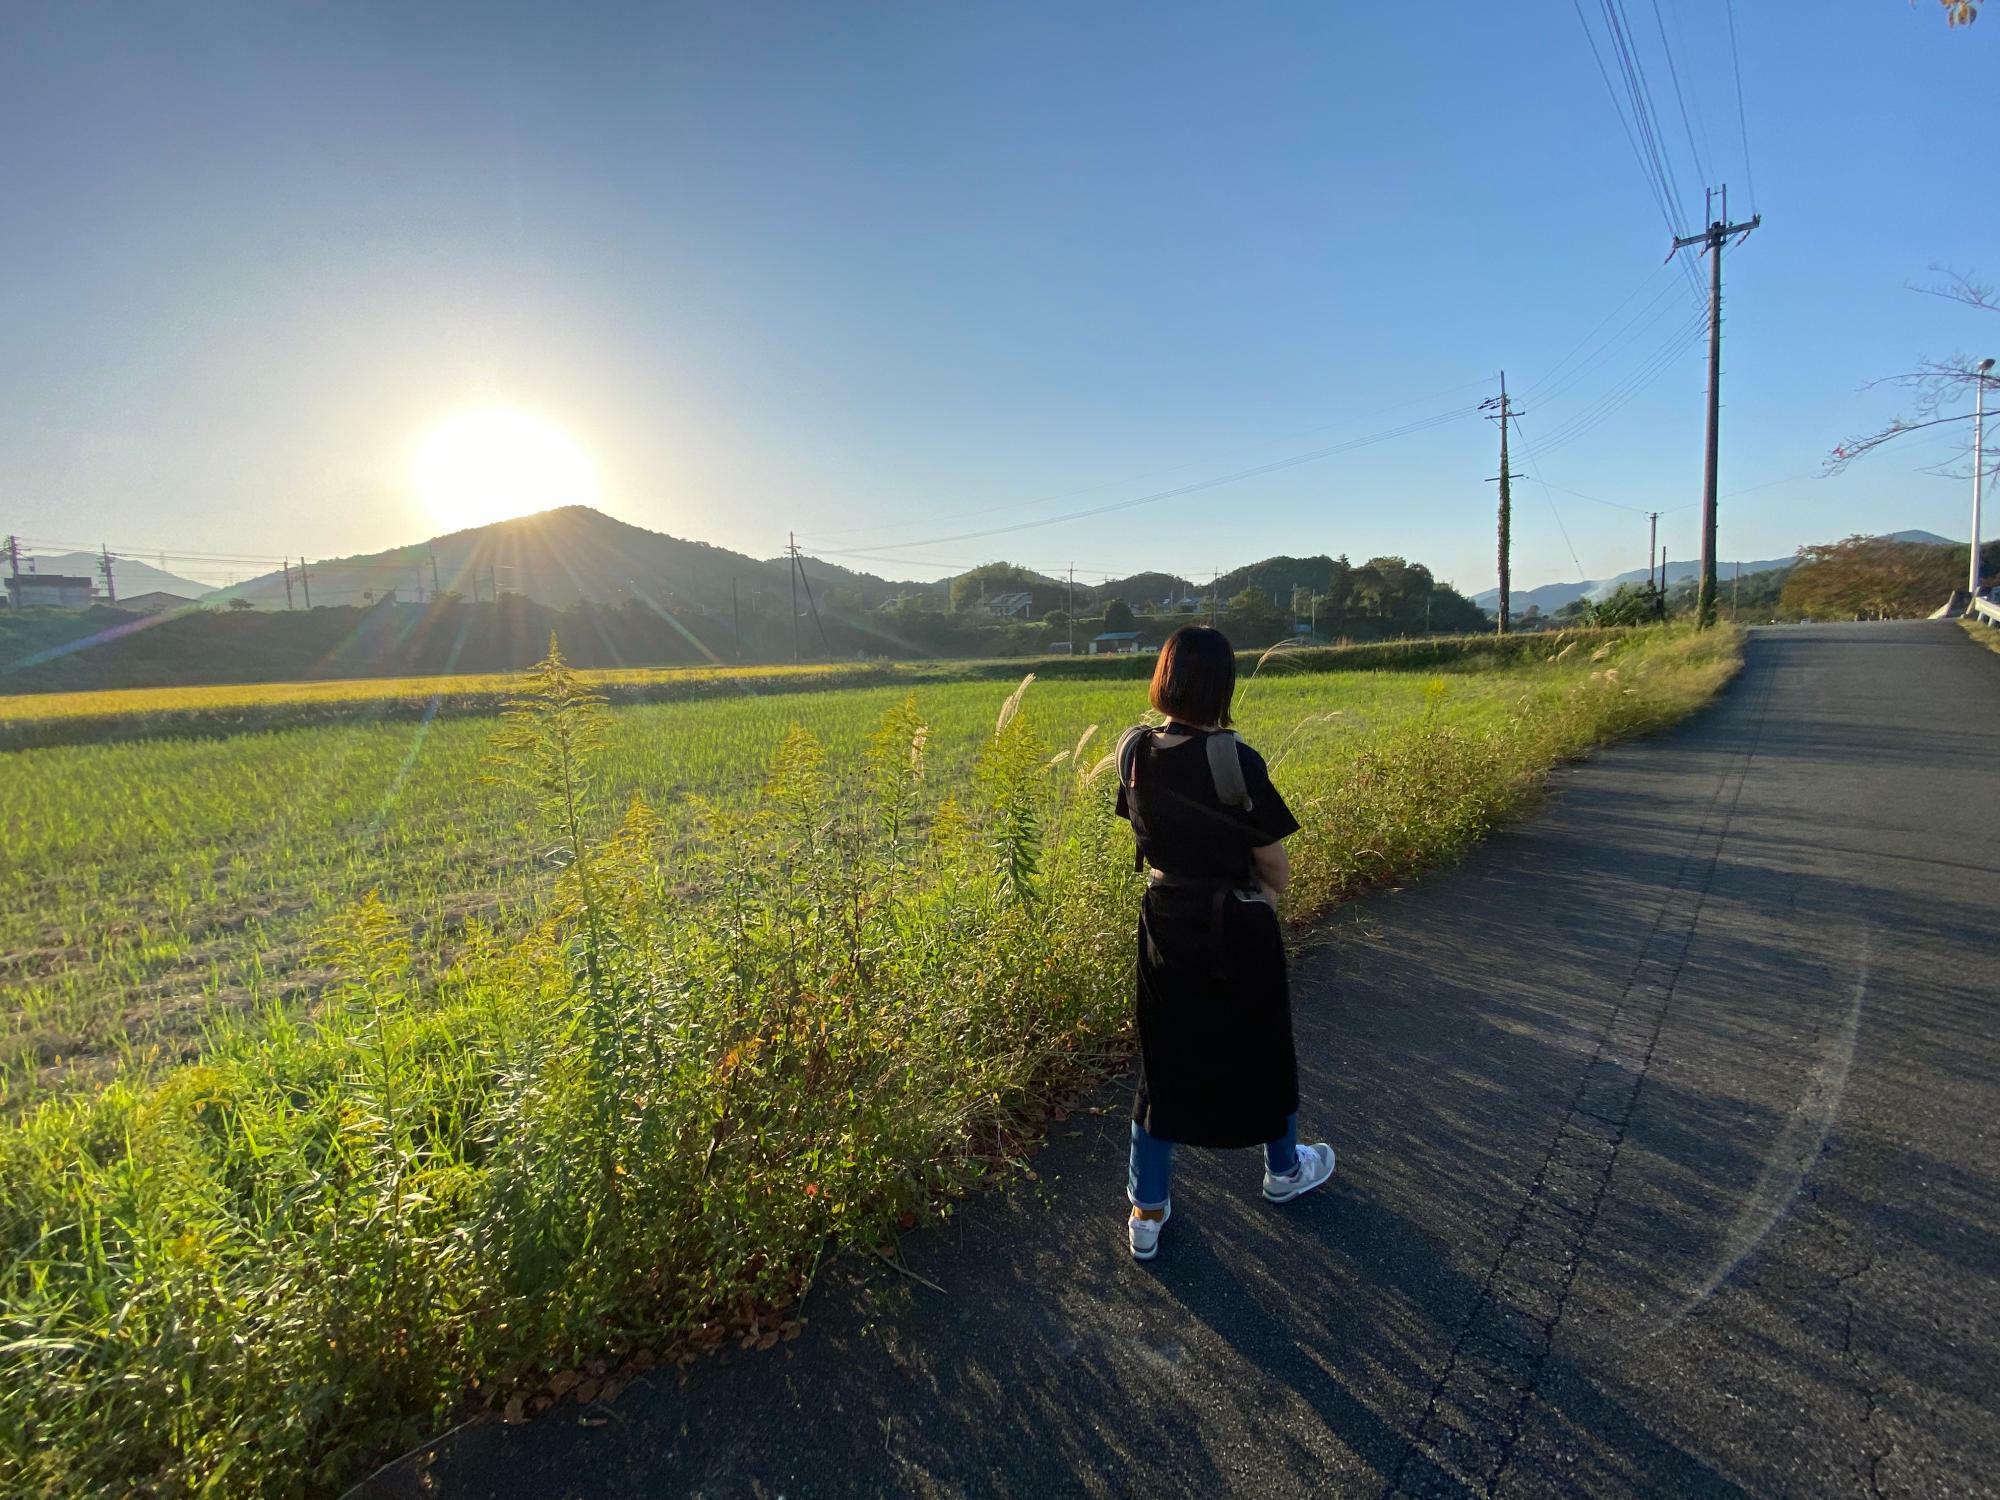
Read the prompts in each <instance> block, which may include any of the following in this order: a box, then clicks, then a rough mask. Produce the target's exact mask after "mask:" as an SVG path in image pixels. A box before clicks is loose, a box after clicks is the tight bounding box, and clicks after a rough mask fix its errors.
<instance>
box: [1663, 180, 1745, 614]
mask: <svg viewBox="0 0 2000 1500" xmlns="http://www.w3.org/2000/svg"><path fill="white" fill-rule="evenodd" d="M1710 201H1711V202H1712V201H1713V195H1711V198H1710ZM1763 222H1764V216H1763V215H1762V214H1752V215H1751V216H1750V217H1749V218H1748V219H1746V220H1745V221H1744V222H1743V223H1741V224H1731V223H1730V222H1729V187H1728V185H1727V184H1726V183H1725V184H1724V185H1723V189H1722V216H1721V217H1720V218H1717V219H1714V220H1711V221H1710V223H1709V226H1708V228H1706V229H1704V230H1703V231H1702V232H1701V233H1700V234H1686V235H1682V236H1680V237H1679V238H1678V239H1676V240H1675V241H1674V252H1675V253H1678V252H1679V251H1681V250H1684V249H1686V248H1687V247H1688V246H1689V245H1701V246H1703V247H1704V249H1705V251H1706V253H1707V255H1708V448H1707V451H1706V453H1705V455H1704V456H1703V459H1702V467H1701V582H1700V583H1699V584H1698V585H1697V586H1696V592H1695V622H1696V624H1698V625H1700V626H1702V627H1704V628H1705V627H1707V626H1710V625H1713V624H1714V623H1715V480H1716V464H1717V458H1718V456H1719V447H1720V442H1721V422H1722V247H1723V245H1724V243H1726V242H1727V241H1728V239H1729V238H1730V236H1731V235H1737V234H1742V235H1747V234H1749V233H1750V231H1751V230H1753V229H1755V228H1756V227H1757V226H1758V225H1759V224H1762V223H1763ZM1667 258H1668V259H1669V260H1671V259H1673V255H1671V254H1670V255H1669V256H1668V257H1667Z"/></svg>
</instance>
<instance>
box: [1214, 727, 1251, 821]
mask: <svg viewBox="0 0 2000 1500" xmlns="http://www.w3.org/2000/svg"><path fill="white" fill-rule="evenodd" d="M1207 739H1208V745H1207V750H1208V774H1209V775H1210V777H1212V778H1213V779H1214V781H1215V795H1216V798H1217V799H1218V800H1219V801H1220V802H1221V803H1222V805H1223V806H1224V807H1234V808H1240V809H1241V810H1242V811H1244V812H1249V811H1250V809H1251V805H1252V804H1251V799H1250V788H1249V787H1248V786H1246V785H1245V784H1244V781H1243V756H1242V745H1243V741H1241V740H1240V739H1238V738H1237V737H1236V735H1235V733H1234V732H1233V731H1231V730H1227V729H1218V730H1217V731H1216V732H1215V733H1214V734H1211V735H1209V736H1208V737H1207Z"/></svg>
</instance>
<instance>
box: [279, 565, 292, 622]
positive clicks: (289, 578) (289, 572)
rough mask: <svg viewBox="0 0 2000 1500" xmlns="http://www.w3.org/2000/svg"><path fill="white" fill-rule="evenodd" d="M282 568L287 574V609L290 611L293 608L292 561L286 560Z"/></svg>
mask: <svg viewBox="0 0 2000 1500" xmlns="http://www.w3.org/2000/svg"><path fill="white" fill-rule="evenodd" d="M281 566H282V567H283V569H284V573H285V608H286V609H288V610H289V609H290V608H291V607H292V560H291V559H290V558H289V557H288V558H286V559H285V560H284V561H283V563H282V564H281Z"/></svg>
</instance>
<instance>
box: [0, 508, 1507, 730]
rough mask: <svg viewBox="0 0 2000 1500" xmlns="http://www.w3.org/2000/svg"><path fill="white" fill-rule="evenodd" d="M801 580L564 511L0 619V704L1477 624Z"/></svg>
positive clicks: (1419, 601)
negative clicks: (143, 609)
mask: <svg viewBox="0 0 2000 1500" xmlns="http://www.w3.org/2000/svg"><path fill="white" fill-rule="evenodd" d="M803 566H804V574H805V580H806V581H807V582H808V583H809V584H810V589H809V590H801V592H800V594H799V595H798V596H796V602H795V596H794V594H793V591H792V584H793V575H792V570H791V567H790V565H789V563H788V562H787V560H786V559H784V558H779V559H776V560H775V561H774V560H770V559H758V558H752V557H747V556H745V555H744V554H742V553H740V552H731V551H729V550H728V549H726V548H722V547H712V546H709V545H708V544H706V543H703V542H692V541H685V540H683V539H681V538H679V537H672V536H667V535H664V534H662V533H660V532H655V531H648V530H646V529H645V528H643V527H638V526H631V525H628V524H626V523H625V522H622V521H618V520H615V519H613V518H612V517H610V516H606V515H603V514H601V513H599V512H597V511H594V510H589V509H586V508H584V507H580V506H579V507H570V508H568V509H564V510H556V511H547V512H544V513H542V514H540V515H537V516H529V517H524V518H522V519H521V520H518V521H508V522H502V523H498V524H496V525H493V526H485V527H479V528H476V529H474V530H471V531H464V532H457V533H454V534H452V535H450V536H443V537H438V538H435V539H433V540H432V541H428V542H422V543H418V544H415V545H413V546H410V547H405V548H400V549H394V550H392V551H389V552H381V553H374V554H370V555H367V556H364V557H353V558H345V559H338V560H330V561H316V562H314V563H312V564H311V565H310V568H309V571H308V573H307V575H306V577H305V578H304V579H303V580H301V579H300V578H299V577H298V576H297V574H296V573H295V574H294V575H293V577H292V579H291V583H292V593H291V595H290V597H289V598H288V597H287V594H286V590H285V582H286V581H285V579H284V577H283V576H282V575H277V574H273V575H271V576H269V577H266V578H262V579H256V580H252V581H251V582H249V583H246V584H241V585H238V586H236V587H234V588H231V589H226V590H223V591H221V592H219V593H217V594H213V595H210V596H208V597H207V598H206V599H204V600H203V601H202V604H201V606H200V607H193V606H191V607H190V608H188V609H186V610H182V611H176V612H173V613H171V614H164V615H152V616H140V615H134V614H130V613H125V612H121V611H118V610H115V609H110V608H105V607H98V608H94V609H90V610H84V611H73V610H71V611H61V610H39V609H38V610H28V611H23V612H22V613H21V614H20V615H18V616H10V615H9V614H8V613H7V612H5V611H0V693H7V692H57V691H68V690H84V689H97V688H118V687H161V686H194V685H198V684H204V683H221V682H276V681H294V680H314V679H319V680H324V679H329V678H340V677H394V676H408V675H416V674H431V673H452V672H493V671H511V670H515V669H518V668H521V667H525V666H527V665H528V664H529V663H531V662H533V661H535V660H536V659H537V658H538V657H540V655H541V654H542V652H543V651H544V650H545V649H546V647H547V644H548V639H549V636H550V634H551V633H554V634H556V635H557V636H559V637H560V639H561V641H562V643H563V649H564V652H565V654H566V655H567V656H569V658H570V659H571V660H572V661H573V662H575V663H576V664H577V665H579V666H594V667H619V666H674V665H682V664H685V665H699V664H711V663H712V664H724V665H726V664H730V663H734V662H744V663H757V662H782V661H790V660H793V659H794V658H803V659H807V660H827V659H834V658H842V659H848V660H852V659H855V658H861V657H871V658H878V659H880V658H894V659H902V660H918V659H924V658H948V657H1025V656H1035V655H1041V654H1045V653H1062V652H1065V651H1069V650H1072V649H1074V650H1076V651H1079V652H1082V651H1084V650H1087V649H1088V643H1089V642H1090V640H1091V638H1092V637H1093V636H1095V635H1097V634H1099V633H1101V632H1107V631H1134V632H1136V634H1137V635H1138V637H1139V638H1140V639H1141V640H1142V641H1143V642H1145V643H1147V644H1157V643H1158V642H1159V641H1160V640H1162V639H1164V638H1165V636H1166V634H1167V632H1168V631H1170V630H1172V629H1173V628H1174V626H1176V625H1178V624H1184V623H1186V622H1188V621H1189V620H1207V619H1211V618H1212V619H1214V621H1215V622H1216V623H1217V624H1219V625H1220V626H1221V627H1222V628H1223V629H1225V630H1226V631H1228V632H1229V634H1230V636H1231V638H1232V639H1233V640H1235V642H1236V643H1237V645H1238V646H1240V647H1242V648H1245V649H1253V650H1254V649H1261V648H1263V647H1265V646H1268V645H1271V644H1273V643H1275V642H1278V641H1283V640H1293V639H1298V638H1300V637H1301V636H1306V637H1310V638H1313V639H1317V640H1320V641H1339V640H1356V641H1372V640H1383V639H1388V638H1392V637H1399V636H1409V635H1422V634H1428V633H1454V632H1463V631H1474V630H1479V629H1482V628H1484V627H1485V624H1486V620H1485V617H1484V616H1483V615H1482V614H1481V613H1480V611H1479V610H1478V609H1476V608H1475V607H1474V606H1473V605H1472V603H1471V602H1470V601H1469V600H1467V599H1466V598H1465V597H1464V596H1463V595H1461V594H1459V593H1457V592H1456V591H1454V590H1453V589H1451V588H1450V587H1448V586H1446V585H1443V584H1439V583H1437V582H1436V581H1435V580H1434V579H1433V578H1432V576H1431V574H1430V572H1429V570H1428V569H1426V568H1424V567H1423V566H1422V565H1421V564H1416V563H1410V562H1407V561H1405V560H1404V559H1402V558H1400V557H1378V558H1372V559H1370V560H1369V561H1368V562H1365V563H1359V564H1355V563H1350V562H1349V561H1348V560H1347V559H1346V558H1344V557H1340V558H1334V557H1327V556H1317V557H1304V558H1296V557H1274V558H1267V559H1266V560H1264V561H1263V562H1260V563H1256V564H1253V565H1252V566H1250V567H1247V568H1238V569H1236V570H1235V571H1233V572H1231V573H1229V574H1227V575H1224V576H1222V577H1220V578H1219V579H1207V580H1202V579H1192V580H1190V579H1176V578H1173V577H1172V576H1171V575H1168V574H1165V573H1141V574H1135V575H1133V576H1132V577H1130V578H1126V579H1119V580H1114V581H1113V582H1111V583H1108V584H1100V585H1098V586H1097V587H1095V588H1087V587H1083V586H1077V587H1076V588H1074V589H1072V588H1071V587H1070V585H1069V582H1068V580H1067V579H1063V580H1057V579H1052V578H1049V577H1047V576H1046V575H1044V574H1040V573H1034V572H1030V571H1028V570H1026V569H1022V568H1019V567H1015V566H1013V565H1012V564H1009V563H1004V562H996V563H990V564H987V565H986V566H984V567H981V568H976V569H973V570H972V571H971V572H968V573H964V574H960V575H957V576H956V577H952V578H947V579H940V580H936V581H933V582H927V583H926V582H906V583H892V582H890V581H888V580H885V579H882V578H878V577H875V576H874V575H872V574H866V573H855V572H852V571H850V570H848V569H845V568H840V567H835V566H832V565H830V564H827V563H823V562H820V561H818V560H816V559H812V558H807V559H804V560H803ZM308 590H309V591H310V593H309V594H308ZM308 598H309V599H310V607H307V606H308Z"/></svg>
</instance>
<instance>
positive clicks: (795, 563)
mask: <svg viewBox="0 0 2000 1500" xmlns="http://www.w3.org/2000/svg"><path fill="white" fill-rule="evenodd" d="M785 556H786V557H788V558H790V559H791V564H792V660H793V661H794V662H797V661H799V660H801V658H800V656H799V534H798V533H797V532H796V531H788V532H786V533H785Z"/></svg>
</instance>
